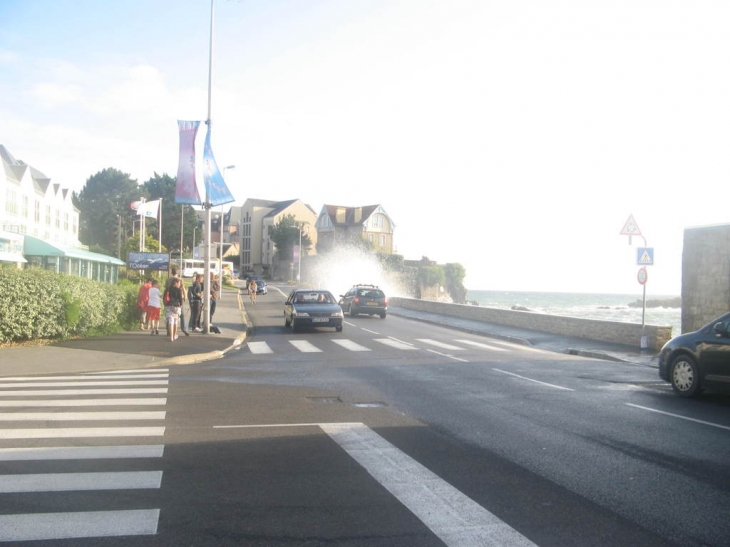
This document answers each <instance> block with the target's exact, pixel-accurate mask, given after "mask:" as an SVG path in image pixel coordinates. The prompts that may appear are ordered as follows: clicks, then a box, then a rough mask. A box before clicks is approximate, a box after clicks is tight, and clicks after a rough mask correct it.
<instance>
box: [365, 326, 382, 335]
mask: <svg viewBox="0 0 730 547" xmlns="http://www.w3.org/2000/svg"><path fill="white" fill-rule="evenodd" d="M360 328H361V329H362V330H364V331H365V332H369V333H370V334H377V335H380V333H379V332H375V331H374V330H370V329H366V328H363V327H360Z"/></svg>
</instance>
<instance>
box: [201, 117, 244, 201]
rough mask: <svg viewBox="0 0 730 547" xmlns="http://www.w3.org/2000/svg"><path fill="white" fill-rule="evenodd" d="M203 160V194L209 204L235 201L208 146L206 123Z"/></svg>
mask: <svg viewBox="0 0 730 547" xmlns="http://www.w3.org/2000/svg"><path fill="white" fill-rule="evenodd" d="M203 160H204V161H205V175H204V179H205V194H206V199H207V201H208V202H209V203H210V205H211V206H212V207H215V206H216V205H223V204H225V203H231V202H232V201H236V200H235V199H233V196H232V195H231V192H230V191H229V190H228V186H226V183H225V181H224V180H223V177H222V176H221V172H220V171H219V170H218V164H217V163H216V162H215V157H214V156H213V149H212V148H211V147H210V125H208V133H207V135H206V136H205V149H204V150H203Z"/></svg>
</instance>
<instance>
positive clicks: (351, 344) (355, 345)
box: [332, 340, 372, 351]
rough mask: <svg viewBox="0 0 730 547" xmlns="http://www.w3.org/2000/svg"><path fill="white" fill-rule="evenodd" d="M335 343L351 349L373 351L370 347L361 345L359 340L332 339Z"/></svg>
mask: <svg viewBox="0 0 730 547" xmlns="http://www.w3.org/2000/svg"><path fill="white" fill-rule="evenodd" d="M332 341H333V342H334V343H335V344H337V345H338V346H341V347H343V348H345V349H347V350H350V351H372V350H371V349H370V348H366V347H365V346H361V345H360V344H358V343H357V342H353V341H352V340H332Z"/></svg>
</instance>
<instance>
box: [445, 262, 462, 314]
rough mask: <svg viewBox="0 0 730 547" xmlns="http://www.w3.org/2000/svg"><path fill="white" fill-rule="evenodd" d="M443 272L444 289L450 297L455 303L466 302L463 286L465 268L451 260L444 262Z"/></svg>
mask: <svg viewBox="0 0 730 547" xmlns="http://www.w3.org/2000/svg"><path fill="white" fill-rule="evenodd" d="M443 268H444V274H445V275H446V284H445V287H446V290H447V291H448V292H449V294H450V295H451V298H452V300H453V301H454V302H456V303H457V304H465V303H466V287H464V283H463V281H464V277H466V270H465V269H464V266H462V265H461V264H459V263H458V262H452V263H449V264H446V265H445V266H444V267H443Z"/></svg>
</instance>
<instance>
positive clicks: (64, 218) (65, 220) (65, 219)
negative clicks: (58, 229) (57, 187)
mask: <svg viewBox="0 0 730 547" xmlns="http://www.w3.org/2000/svg"><path fill="white" fill-rule="evenodd" d="M63 231H64V232H68V213H64V214H63Z"/></svg>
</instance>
